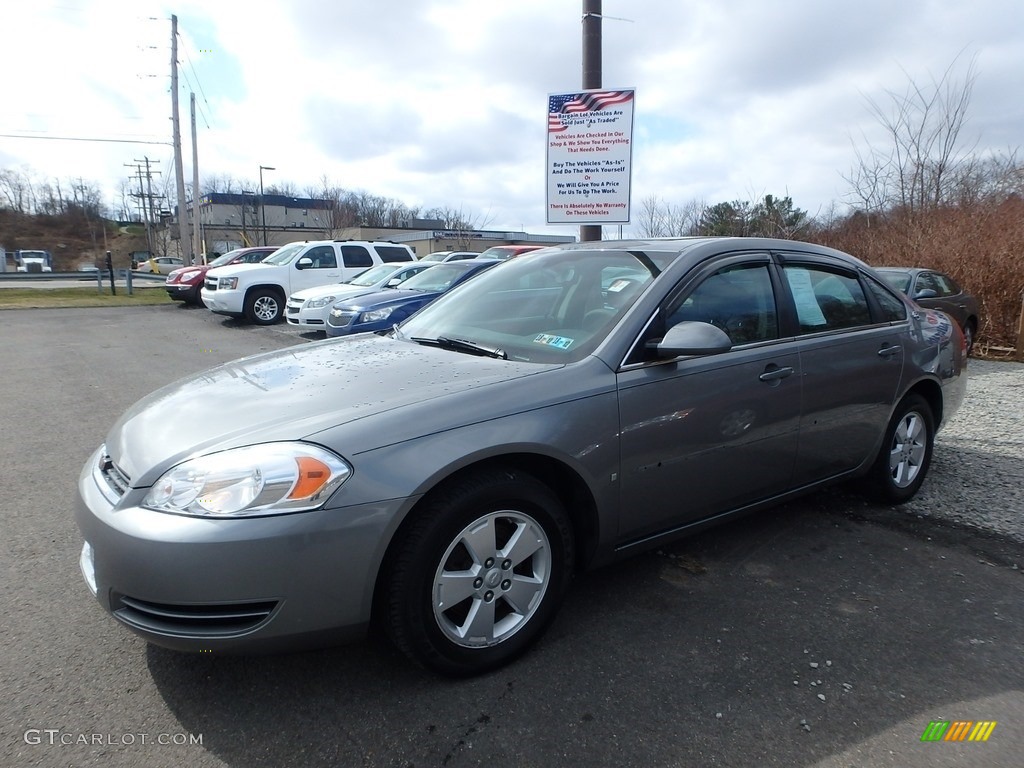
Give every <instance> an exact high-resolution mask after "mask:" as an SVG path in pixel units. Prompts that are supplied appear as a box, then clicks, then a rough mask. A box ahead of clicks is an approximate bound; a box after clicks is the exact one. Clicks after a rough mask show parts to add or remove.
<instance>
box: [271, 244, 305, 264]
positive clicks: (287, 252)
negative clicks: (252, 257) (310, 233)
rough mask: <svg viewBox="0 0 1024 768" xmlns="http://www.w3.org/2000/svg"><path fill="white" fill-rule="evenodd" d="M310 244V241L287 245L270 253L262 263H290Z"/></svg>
mask: <svg viewBox="0 0 1024 768" xmlns="http://www.w3.org/2000/svg"><path fill="white" fill-rule="evenodd" d="M307 245H308V243H295V245H286V246H283V247H281V248H278V249H277V250H276V251H274V252H273V253H272V254H270V255H269V256H268V257H267V258H265V259H264V260H263V261H261V262H259V263H260V264H276V265H278V266H281V265H282V264H290V263H291V262H292V260H293V259H294V258H295V257H296V256H297V255H298V254H299V253H300V252H301V251H302V250H303V249H304V248H305V247H306V246H307Z"/></svg>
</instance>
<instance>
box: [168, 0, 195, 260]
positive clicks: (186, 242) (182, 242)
mask: <svg viewBox="0 0 1024 768" xmlns="http://www.w3.org/2000/svg"><path fill="white" fill-rule="evenodd" d="M171 123H172V124H173V125H174V137H173V139H172V141H173V142H174V178H175V181H176V182H177V191H178V244H179V246H180V247H181V258H182V261H183V262H184V263H185V264H191V263H192V240H191V238H190V237H189V229H188V210H187V209H186V206H185V203H186V200H185V171H184V169H183V167H182V160H181V121H180V120H179V119H178V17H177V16H171Z"/></svg>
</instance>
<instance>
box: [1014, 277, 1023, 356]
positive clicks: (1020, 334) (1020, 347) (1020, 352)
mask: <svg viewBox="0 0 1024 768" xmlns="http://www.w3.org/2000/svg"><path fill="white" fill-rule="evenodd" d="M1020 299H1021V301H1020V319H1019V320H1018V321H1017V355H1016V358H1017V361H1018V362H1021V363H1024V291H1021V294H1020Z"/></svg>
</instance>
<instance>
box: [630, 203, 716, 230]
mask: <svg viewBox="0 0 1024 768" xmlns="http://www.w3.org/2000/svg"><path fill="white" fill-rule="evenodd" d="M706 210H707V204H706V203H705V202H704V201H703V200H690V201H688V202H686V203H683V204H681V205H673V204H672V203H669V202H666V201H664V200H661V199H659V198H658V196H657V195H651V196H650V197H647V198H645V199H644V200H643V201H641V211H640V223H639V235H640V237H688V236H690V235H693V234H696V233H697V228H698V226H699V224H700V221H701V219H702V218H703V216H704V212H705V211H706Z"/></svg>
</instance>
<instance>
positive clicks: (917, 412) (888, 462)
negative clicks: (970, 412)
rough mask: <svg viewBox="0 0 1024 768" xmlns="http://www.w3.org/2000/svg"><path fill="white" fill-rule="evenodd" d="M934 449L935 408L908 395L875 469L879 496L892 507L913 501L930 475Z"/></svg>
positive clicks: (895, 413)
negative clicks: (933, 409) (933, 412)
mask: <svg viewBox="0 0 1024 768" xmlns="http://www.w3.org/2000/svg"><path fill="white" fill-rule="evenodd" d="M934 445H935V417H934V416H933V415H932V409H931V406H930V405H928V401H927V400H925V399H924V398H923V397H921V396H920V395H913V394H911V395H907V396H906V397H905V398H903V400H901V401H900V402H899V404H898V405H897V406H896V410H895V411H893V415H892V419H890V421H889V426H888V427H887V428H886V430H885V439H884V440H883V442H882V447H881V449H880V450H879V451H878V457H877V459H875V464H874V466H873V467H872V469H871V478H870V479H871V484H872V486H873V490H874V494H875V496H876V497H877V498H878V499H879V500H880V501H883V502H885V503H888V504H902V503H903V502H905V501H909V500H910V499H911V498H913V496H914V494H916V493H917V491H918V489H919V488H920V487H921V484H922V483H923V482H924V478H925V476H926V475H927V474H928V467H929V466H930V465H931V460H932V448H933V447H934Z"/></svg>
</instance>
